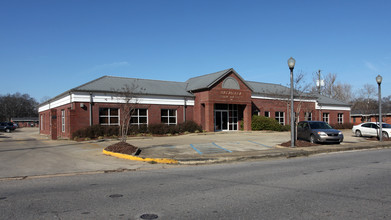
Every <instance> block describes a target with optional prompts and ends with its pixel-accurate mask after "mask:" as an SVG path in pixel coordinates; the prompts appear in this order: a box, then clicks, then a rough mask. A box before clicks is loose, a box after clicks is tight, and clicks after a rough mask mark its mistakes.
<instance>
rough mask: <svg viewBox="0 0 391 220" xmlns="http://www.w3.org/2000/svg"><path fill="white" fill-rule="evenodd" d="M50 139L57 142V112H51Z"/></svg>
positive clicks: (54, 110)
mask: <svg viewBox="0 0 391 220" xmlns="http://www.w3.org/2000/svg"><path fill="white" fill-rule="evenodd" d="M50 120H51V123H50V137H51V139H52V140H57V111H56V109H52V110H51V118H50Z"/></svg>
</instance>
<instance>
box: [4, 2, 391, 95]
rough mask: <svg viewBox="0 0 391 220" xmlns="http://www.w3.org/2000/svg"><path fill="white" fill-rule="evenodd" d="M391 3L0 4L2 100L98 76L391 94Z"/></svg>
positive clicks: (53, 91) (54, 89) (58, 90)
mask: <svg viewBox="0 0 391 220" xmlns="http://www.w3.org/2000/svg"><path fill="white" fill-rule="evenodd" d="M390 8H391V1H388V0H383V1H380V0H368V1H358V0H354V1H353V0H351V1H347V0H346V1H343V0H338V1H333V0H328V1H292V0H291V1H279V0H276V1H270V0H269V1H248V0H243V1H238V0H237V1H229V0H224V1H212V0H209V1H208V0H206V1H204V0H194V1H192V0H178V1H171V0H167V1H164V0H159V1H158V0H127V1H119V0H114V1H99V0H90V1H89V0H77V1H72V0H66V1H65V0H63V1H60V0H47V1H40V0H34V1H30V0H28V1H20V0H12V1H11V0H9V1H5V0H1V1H0V74H1V82H2V83H1V84H2V86H1V87H0V94H2V95H4V94H7V93H15V92H21V93H28V94H30V95H31V96H32V97H34V98H36V99H37V101H40V100H41V99H42V98H43V97H45V96H48V97H54V96H56V95H59V94H60V93H62V92H65V91H67V90H69V89H71V88H74V87H76V86H79V85H81V84H84V83H86V82H88V81H91V80H94V79H96V78H98V77H101V76H103V75H113V76H125V77H134V78H145V79H158V80H170V81H171V80H172V81H186V80H187V79H188V78H191V77H195V76H199V75H203V74H208V73H212V72H216V71H220V70H223V69H227V68H231V67H232V68H234V69H235V70H236V71H237V72H238V73H239V74H240V75H241V76H242V77H243V78H244V79H246V80H251V81H259V82H268V83H277V84H282V85H288V84H289V69H288V66H287V60H288V58H289V57H291V56H292V57H294V58H295V59H296V67H295V72H296V71H300V72H303V73H305V74H306V81H307V82H311V81H312V74H313V73H315V72H316V71H317V70H318V69H320V70H322V72H323V73H324V74H327V73H335V74H337V80H338V82H341V83H349V84H351V85H352V86H353V90H354V91H357V90H358V89H359V88H361V87H362V86H363V85H364V84H366V83H370V84H373V85H375V86H377V84H376V81H375V77H376V76H377V75H378V74H380V75H382V76H383V83H382V95H383V96H388V95H391V86H390V85H391V79H390V78H391V74H390V73H391V43H390V39H391V13H390Z"/></svg>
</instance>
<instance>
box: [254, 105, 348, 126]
mask: <svg viewBox="0 0 391 220" xmlns="http://www.w3.org/2000/svg"><path fill="white" fill-rule="evenodd" d="M252 102H253V104H254V105H255V106H256V107H257V108H258V109H259V110H260V115H261V116H264V115H265V111H268V112H270V117H271V118H275V113H276V112H285V124H290V107H288V105H287V103H288V102H290V101H283V100H270V99H252ZM299 105H301V107H300V112H299V121H303V120H305V113H306V112H311V113H312V120H313V121H323V113H329V124H332V125H333V124H337V123H338V113H342V114H343V123H349V122H350V112H349V111H342V110H319V109H315V103H314V102H302V103H301V104H300V102H294V110H295V112H298V110H299ZM288 108H289V109H288Z"/></svg>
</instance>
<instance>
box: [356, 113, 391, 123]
mask: <svg viewBox="0 0 391 220" xmlns="http://www.w3.org/2000/svg"><path fill="white" fill-rule="evenodd" d="M353 118H355V119H356V121H354V120H353ZM369 119H370V121H371V122H378V117H377V116H371V117H370V118H369ZM363 122H367V121H366V120H362V117H361V116H352V117H351V123H352V124H354V125H358V124H361V123H363ZM382 122H384V123H387V124H391V116H389V115H388V116H383V115H382Z"/></svg>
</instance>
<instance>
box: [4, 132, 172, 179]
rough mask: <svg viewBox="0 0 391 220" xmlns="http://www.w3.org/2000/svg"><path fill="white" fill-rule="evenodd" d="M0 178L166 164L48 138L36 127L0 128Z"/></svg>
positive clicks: (137, 168) (94, 145)
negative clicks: (134, 158)
mask: <svg viewBox="0 0 391 220" xmlns="http://www.w3.org/2000/svg"><path fill="white" fill-rule="evenodd" d="M0 161H1V166H0V179H4V178H8V177H18V178H25V177H26V176H41V175H43V176H45V175H57V174H61V175H64V174H75V173H76V174H78V173H95V172H104V171H106V172H107V171H115V170H121V169H122V170H140V169H159V168H162V167H163V166H168V165H165V164H149V163H144V162H138V161H129V160H122V159H118V158H115V157H109V156H106V155H103V154H102V146H101V145H98V144H95V143H92V142H91V143H88V142H85V143H81V142H75V141H69V140H55V141H53V140H49V139H48V138H46V137H45V136H41V135H39V134H38V129H37V128H19V129H16V131H15V132H12V133H3V132H0Z"/></svg>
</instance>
